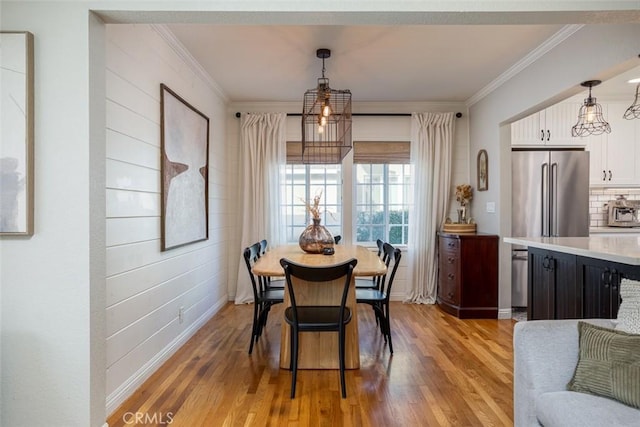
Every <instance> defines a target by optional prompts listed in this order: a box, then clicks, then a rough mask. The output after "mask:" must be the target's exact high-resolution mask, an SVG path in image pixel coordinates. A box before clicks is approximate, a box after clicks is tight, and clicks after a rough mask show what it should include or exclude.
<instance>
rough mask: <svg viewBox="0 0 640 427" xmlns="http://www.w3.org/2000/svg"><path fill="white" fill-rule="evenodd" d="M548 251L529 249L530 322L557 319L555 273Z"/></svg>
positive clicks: (528, 311) (528, 313)
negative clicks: (551, 266) (551, 267)
mask: <svg viewBox="0 0 640 427" xmlns="http://www.w3.org/2000/svg"><path fill="white" fill-rule="evenodd" d="M549 263H550V257H549V253H548V251H543V250H539V249H535V248H529V272H528V276H529V277H528V281H527V282H528V284H527V286H528V288H529V292H528V293H529V298H528V299H529V305H528V306H527V317H528V319H529V320H541V319H553V318H554V317H555V289H554V280H553V271H552V270H551V269H550V268H549V267H550V264H549Z"/></svg>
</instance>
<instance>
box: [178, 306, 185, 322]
mask: <svg viewBox="0 0 640 427" xmlns="http://www.w3.org/2000/svg"><path fill="white" fill-rule="evenodd" d="M178 322H180V323H182V322H184V307H180V308H179V309H178Z"/></svg>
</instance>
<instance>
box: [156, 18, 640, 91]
mask: <svg viewBox="0 0 640 427" xmlns="http://www.w3.org/2000/svg"><path fill="white" fill-rule="evenodd" d="M167 28H168V29H169V30H170V31H171V32H172V33H173V35H174V36H175V37H176V38H177V39H178V40H179V41H180V43H182V44H183V46H184V47H185V48H186V49H187V50H188V51H189V52H190V54H191V55H192V56H193V57H194V58H195V59H196V61H197V62H198V63H199V64H200V65H201V66H202V67H203V68H204V70H205V71H206V72H207V73H208V74H209V75H210V76H211V78H212V79H213V80H214V81H215V82H216V84H217V85H218V86H219V87H220V89H221V90H222V92H223V93H224V94H225V95H226V96H227V98H228V100H229V101H230V102H287V101H301V100H302V96H303V94H304V91H305V90H307V89H310V88H313V87H315V86H316V81H317V78H318V77H320V76H321V74H322V60H321V59H319V58H317V57H316V50H317V49H318V48H329V49H331V52H332V53H331V57H330V58H328V59H327V60H326V61H325V67H326V73H325V75H326V77H328V78H329V79H330V86H331V87H332V88H333V89H349V90H351V92H352V94H353V99H354V101H356V102H358V101H373V102H376V101H377V102H394V101H396V102H397V101H405V102H406V101H427V102H440V101H446V102H468V101H469V100H470V98H472V97H474V95H476V96H477V94H478V93H479V92H480V91H482V90H483V89H484V88H486V87H487V85H489V84H491V83H492V82H493V81H494V80H496V79H498V78H499V77H500V76H501V75H502V74H503V73H505V71H507V70H509V68H511V67H514V66H517V65H518V63H519V62H521V61H523V60H526V58H527V57H528V56H530V55H531V53H532V51H534V50H535V49H537V48H539V47H540V46H541V45H544V44H545V43H548V42H549V41H550V39H553V38H555V37H557V35H558V34H561V33H562V31H561V30H563V29H564V27H563V26H562V25H345V26H330V25H304V26H303V25H223V24H170V25H167ZM559 31H560V33H559ZM554 36H555V37H554ZM629 76H631V77H640V68H638V69H635V70H632V71H628V72H626V73H624V75H623V76H621V77H620V78H618V79H613V80H611V81H608V82H605V83H603V85H602V86H600V87H599V88H598V90H597V93H598V94H600V96H602V95H603V94H606V93H607V92H614V93H615V95H620V94H624V93H631V92H632V91H633V88H631V89H629V84H628V83H627V80H628V79H629V78H631V77H629ZM595 92H596V91H595V90H594V94H595Z"/></svg>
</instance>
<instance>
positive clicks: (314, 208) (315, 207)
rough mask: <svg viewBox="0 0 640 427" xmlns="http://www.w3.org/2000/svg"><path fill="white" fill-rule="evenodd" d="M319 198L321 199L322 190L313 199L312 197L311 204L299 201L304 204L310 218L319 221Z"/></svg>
mask: <svg viewBox="0 0 640 427" xmlns="http://www.w3.org/2000/svg"><path fill="white" fill-rule="evenodd" d="M320 197H322V190H320V191H319V192H318V193H317V194H316V195H315V196H314V197H313V204H311V203H309V202H307V201H306V200H303V199H300V200H302V201H303V202H304V204H305V206H306V207H307V211H308V212H309V213H310V214H311V216H312V217H313V219H320V213H321V212H320Z"/></svg>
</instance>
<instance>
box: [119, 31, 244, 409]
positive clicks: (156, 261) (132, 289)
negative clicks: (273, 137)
mask: <svg viewBox="0 0 640 427" xmlns="http://www.w3.org/2000/svg"><path fill="white" fill-rule="evenodd" d="M167 40H169V42H167ZM172 43H173V42H172V40H171V36H170V34H169V33H167V32H166V31H165V30H164V29H163V28H162V27H152V26H149V25H108V26H107V45H106V52H107V57H106V109H107V127H106V129H107V130H106V246H107V252H106V277H107V278H106V335H107V347H106V350H107V353H106V358H107V361H106V362H107V378H106V380H107V412H108V413H109V412H111V411H113V410H114V409H116V408H117V406H118V405H119V404H120V403H122V401H123V400H124V399H125V398H126V397H128V396H129V395H130V394H131V393H132V392H133V391H134V390H135V389H136V388H137V387H138V386H140V384H141V383H142V381H144V379H145V378H147V377H148V375H149V374H150V373H152V372H153V371H154V370H155V369H157V368H158V367H159V366H160V364H161V363H162V362H164V361H165V360H166V359H167V358H168V357H169V356H170V355H171V354H172V353H173V352H174V351H175V350H176V349H177V348H178V347H179V346H180V345H181V344H182V343H183V342H184V341H186V339H187V338H188V337H189V336H190V335H191V334H193V333H194V332H195V331H196V330H197V329H198V328H199V327H200V326H202V324H203V323H204V322H206V320H208V319H209V318H210V317H211V316H212V315H213V314H214V313H215V312H216V311H217V310H218V309H219V308H220V307H221V306H222V305H223V304H224V303H226V302H227V280H228V271H229V270H228V268H227V267H228V262H227V256H228V252H229V251H228V249H227V248H228V247H229V242H230V240H229V239H230V227H229V226H228V225H227V224H228V221H227V220H228V218H230V217H233V216H234V215H232V212H231V210H230V209H231V208H232V207H233V205H234V203H233V202H232V201H231V200H229V194H230V193H229V192H228V191H227V182H229V177H228V175H229V173H230V171H232V170H233V169H230V168H229V166H228V164H227V162H226V161H225V159H226V156H227V147H228V144H227V142H226V134H225V128H226V121H225V109H224V99H223V97H221V96H220V95H219V94H218V93H216V91H215V90H214V87H212V86H211V84H210V82H208V80H207V79H206V77H205V78H203V76H202V75H201V74H200V73H199V72H197V70H198V66H197V65H196V64H193V63H191V62H189V60H188V59H187V60H185V59H184V58H183V56H184V54H183V53H182V52H181V50H180V49H179V48H176V47H175V45H173V44H172ZM160 83H164V84H166V85H167V86H168V87H169V88H170V89H171V90H173V91H174V92H176V93H177V94H178V95H179V96H181V97H182V98H183V99H185V100H186V101H187V102H189V103H190V104H191V105H192V106H193V107H194V108H196V109H198V110H199V111H200V112H201V113H203V114H204V115H205V116H207V117H209V125H210V137H209V144H210V146H209V153H210V159H209V162H210V164H209V239H208V240H207V241H204V242H198V243H194V244H190V245H186V246H183V247H180V248H177V249H170V250H168V251H166V252H161V251H160V233H161V227H160V210H161V201H160V199H161V192H160V182H161V177H160V159H161V154H160V145H161V141H160V110H161V108H160ZM181 307H182V308H183V309H184V320H183V321H182V322H180V320H179V310H180V308H181Z"/></svg>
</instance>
